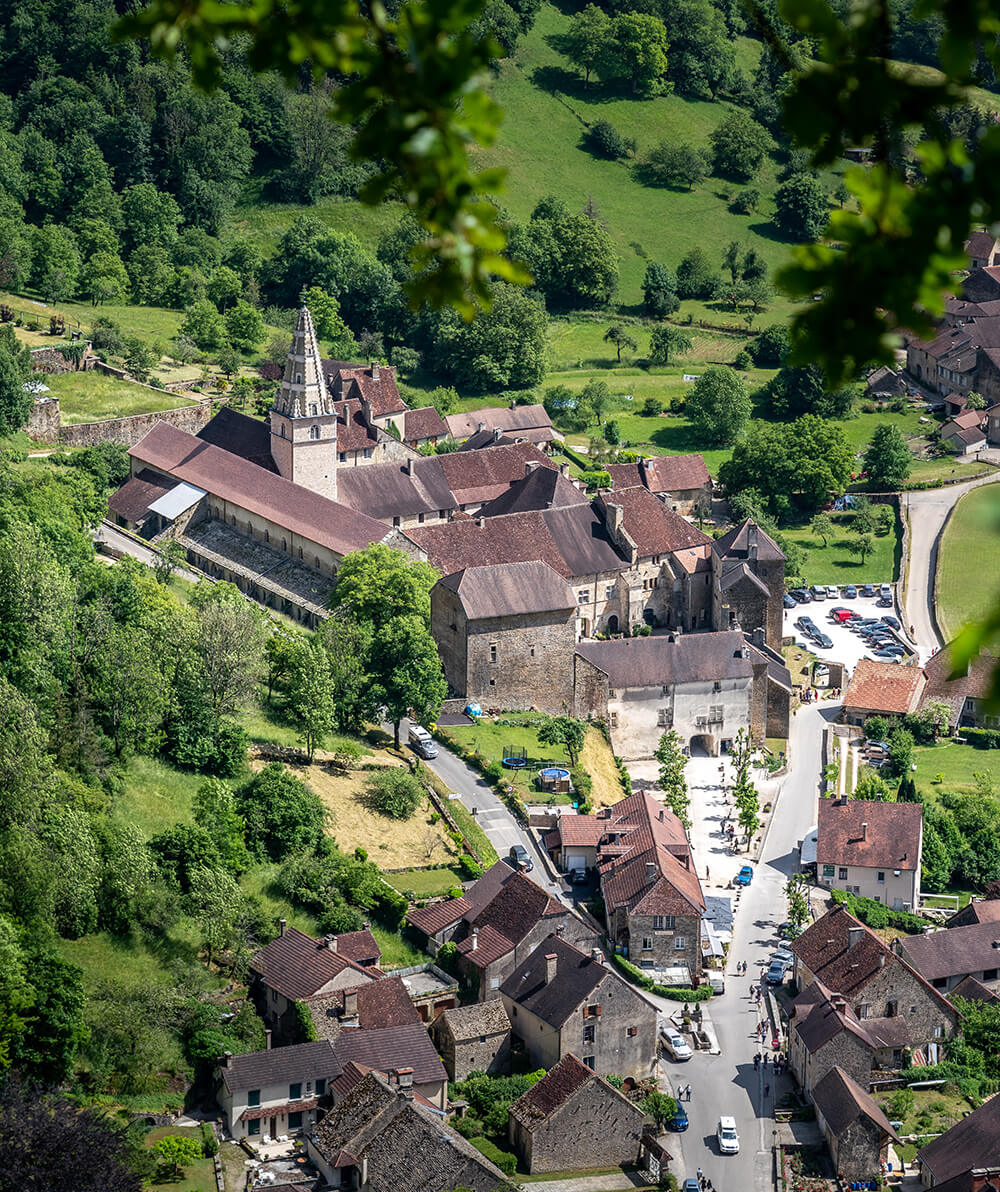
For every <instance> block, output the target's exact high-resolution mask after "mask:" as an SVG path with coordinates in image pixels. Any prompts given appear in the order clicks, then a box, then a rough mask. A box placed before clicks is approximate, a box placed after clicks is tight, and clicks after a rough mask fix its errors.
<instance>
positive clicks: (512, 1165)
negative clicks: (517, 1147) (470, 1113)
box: [469, 1137, 517, 1175]
mask: <svg viewBox="0 0 1000 1192" xmlns="http://www.w3.org/2000/svg"><path fill="white" fill-rule="evenodd" d="M469 1142H471V1143H472V1145H473V1146H474V1147H475V1148H476V1150H477V1151H479V1153H480V1154H482V1155H484V1156H485V1157H486V1158H487V1159H489V1161H490V1162H491V1163H494V1164H496V1166H497V1167H499V1168H500V1170H501V1171H502V1172H503V1173H504V1175H513V1174H514V1171H515V1169H516V1168H517V1159H515V1158H514V1156H513V1155H512V1154H511V1153H510V1151H502V1150H501V1149H500V1148H499V1147H498V1146H494V1145H493V1143H492V1142H490V1140H489V1139H488V1138H482V1137H480V1138H470V1139H469Z"/></svg>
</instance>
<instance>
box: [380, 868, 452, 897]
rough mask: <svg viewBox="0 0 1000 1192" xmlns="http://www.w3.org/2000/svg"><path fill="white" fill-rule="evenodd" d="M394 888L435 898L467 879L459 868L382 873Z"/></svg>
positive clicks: (419, 895) (414, 895) (403, 870)
mask: <svg viewBox="0 0 1000 1192" xmlns="http://www.w3.org/2000/svg"><path fill="white" fill-rule="evenodd" d="M382 876H383V877H384V878H385V880H386V881H387V882H388V883H389V885H390V886H392V887H393V889H396V890H398V891H399V892H400V893H401V894H404V893H405V894H412V895H413V897H414V898H434V897H436V896H437V895H439V894H447V893H448V891H449V890H450V889H451V888H452V887H453V886H461V884H462V882H463V881H464V880H465V879H464V878H463V877H462V875H461V874H460V873H459V872H458V870H457V869H401V870H399V871H398V872H395V873H385V874H383V875H382Z"/></svg>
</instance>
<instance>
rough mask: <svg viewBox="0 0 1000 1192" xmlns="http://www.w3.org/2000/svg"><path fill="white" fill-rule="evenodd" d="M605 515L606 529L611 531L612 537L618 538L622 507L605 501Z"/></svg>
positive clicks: (620, 530)
mask: <svg viewBox="0 0 1000 1192" xmlns="http://www.w3.org/2000/svg"><path fill="white" fill-rule="evenodd" d="M604 512H605V516H606V517H607V519H608V529H609V530H610V531H611V537H612V538H618V537H619V536H620V534H621V532H622V520H623V516H624V515H623V514H622V507H621V505H615V504H614V503H613V502H606V503H605V505H604Z"/></svg>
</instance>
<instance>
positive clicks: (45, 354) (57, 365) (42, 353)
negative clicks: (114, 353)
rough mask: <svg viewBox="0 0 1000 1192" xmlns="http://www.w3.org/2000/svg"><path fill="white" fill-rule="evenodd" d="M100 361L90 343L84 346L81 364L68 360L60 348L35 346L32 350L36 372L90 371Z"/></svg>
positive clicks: (32, 359) (96, 366) (32, 361)
mask: <svg viewBox="0 0 1000 1192" xmlns="http://www.w3.org/2000/svg"><path fill="white" fill-rule="evenodd" d="M100 363H101V362H100V360H99V359H98V358H97V356H96V355H95V354H94V351H93V349H92V348H91V346H90V344H87V345H86V347H85V348H84V351H83V356H82V357H81V359H80V363H79V364H75V363H74V362H73V361H72V360H67V358H66V357H65V356H64V355H63V354H62V352H60V351H59V349H58V348H33V349H32V352H31V367H32V368H33V369H34V371H35V372H42V373H67V372H90V370H91V369H94V368H98V367H99V366H100Z"/></svg>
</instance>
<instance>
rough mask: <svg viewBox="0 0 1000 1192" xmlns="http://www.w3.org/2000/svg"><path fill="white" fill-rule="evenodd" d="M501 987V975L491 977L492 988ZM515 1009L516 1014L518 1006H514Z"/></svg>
mask: <svg viewBox="0 0 1000 1192" xmlns="http://www.w3.org/2000/svg"><path fill="white" fill-rule="evenodd" d="M499 988H500V978H499V977H490V989H499ZM513 1010H514V1013H515V1014H516V1013H517V1006H514V1007H513Z"/></svg>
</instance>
